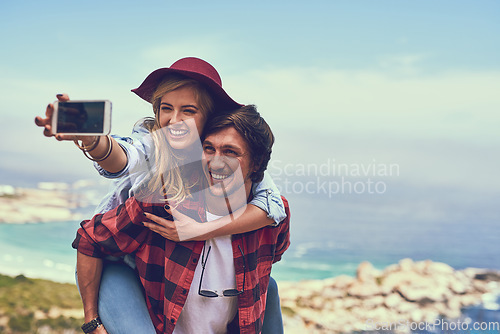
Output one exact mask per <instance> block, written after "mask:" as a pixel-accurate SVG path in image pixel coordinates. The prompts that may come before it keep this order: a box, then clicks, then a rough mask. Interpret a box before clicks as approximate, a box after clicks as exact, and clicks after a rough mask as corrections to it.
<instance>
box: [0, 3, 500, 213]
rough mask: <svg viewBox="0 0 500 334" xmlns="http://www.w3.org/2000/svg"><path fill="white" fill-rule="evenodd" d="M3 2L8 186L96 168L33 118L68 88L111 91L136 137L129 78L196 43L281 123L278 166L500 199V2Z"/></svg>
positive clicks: (121, 127)
mask: <svg viewBox="0 0 500 334" xmlns="http://www.w3.org/2000/svg"><path fill="white" fill-rule="evenodd" d="M0 12H1V13H2V20H1V21H0V38H1V41H2V51H1V52H0V89H1V91H2V94H1V95H0V117H1V119H2V121H3V124H4V129H3V131H2V134H1V135H0V136H1V138H0V139H1V141H2V145H1V146H0V151H1V154H2V160H1V162H0V171H1V173H2V178H1V180H0V183H8V182H11V183H14V184H16V183H17V184H21V183H22V182H23V181H24V180H27V179H29V180H33V179H37V180H38V179H39V180H40V181H57V180H64V181H69V180H75V179H77V178H88V177H95V173H93V171H92V168H91V164H90V163H89V162H88V161H86V160H85V158H84V157H83V156H82V155H81V153H80V152H79V151H78V150H77V149H76V148H75V147H74V145H73V144H72V143H57V142H56V141H55V140H51V139H46V138H44V137H42V135H41V131H40V130H39V129H38V128H37V127H35V126H34V124H33V118H34V116H35V115H39V114H41V113H43V112H44V108H45V105H46V104H47V103H49V102H52V101H53V100H54V99H55V94H57V93H60V92H66V93H68V94H70V96H71V97H72V98H78V99H100V98H106V99H110V100H111V101H112V102H113V107H114V110H113V111H114V114H113V132H114V133H118V134H127V133H129V131H130V129H131V127H132V125H133V124H134V122H135V121H136V120H138V119H139V118H141V117H143V116H148V115H150V109H149V106H148V105H147V104H146V103H145V102H143V101H141V100H140V99H138V98H137V97H136V96H135V95H134V94H132V93H130V89H132V88H135V87H137V86H138V85H139V84H140V83H141V82H142V80H143V79H144V78H145V76H146V75H147V74H149V73H150V72H151V71H153V70H154V69H156V68H159V67H165V66H169V65H170V64H172V63H173V62H174V61H175V60H177V59H179V58H181V57H185V56H197V57H200V58H203V59H206V60H208V61H209V62H211V63H212V64H213V65H214V66H215V67H216V68H217V69H218V70H219V73H220V74H221V77H222V79H223V85H224V87H225V88H226V90H227V91H228V92H229V94H230V95H231V96H232V97H233V98H234V99H236V100H237V101H239V102H241V103H253V104H256V105H257V106H258V108H259V110H260V112H261V113H262V115H263V116H264V117H265V118H266V120H268V122H269V123H270V124H271V126H272V128H273V130H274V132H275V134H276V138H277V143H276V147H275V150H274V158H273V159H275V160H277V161H278V162H279V163H277V164H275V166H280V164H281V165H284V164H292V165H297V166H298V165H300V164H305V163H308V164H322V163H325V162H326V161H332V160H334V161H336V162H337V163H351V164H357V165H367V164H369V163H371V162H373V161H376V162H377V163H380V164H398V165H400V174H399V175H398V176H392V177H391V178H389V179H388V190H391V189H393V190H394V192H393V194H394V193H396V187H397V189H398V192H399V191H401V192H402V193H404V194H405V195H404V196H402V197H401V198H402V200H404V199H408V202H409V201H410V200H409V199H410V198H414V197H415V196H417V193H418V192H416V191H415V189H422V188H426V187H427V188H428V189H438V190H439V191H442V192H444V193H445V194H451V193H454V194H456V193H457V192H458V193H459V194H460V196H459V197H460V200H458V201H457V203H463V202H467V203H469V202H471V201H473V200H474V199H477V197H478V196H483V195H484V196H486V197H487V198H488V199H489V200H491V201H492V198H494V199H498V191H497V190H498V188H499V186H500V178H499V177H498V174H497V171H498V170H499V167H500V158H499V155H498V151H499V148H500V134H499V131H498V128H499V126H500V113H499V111H500V94H498V91H499V88H500V23H499V20H498V17H500V3H499V2H498V1H310V2H307V3H306V2H305V1H300V2H299V1H267V2H264V1H256V2H252V3H240V2H234V1H231V2H230V1H227V2H224V1H211V2H207V1H190V2H189V3H187V2H173V1H143V2H138V1H134V2H131V1H74V2H70V1H64V2H63V1H43V2H39V1H22V2H14V1H3V2H2V3H1V4H0ZM278 173H279V171H277V172H276V171H275V174H278ZM322 177H323V176H322ZM326 178H327V179H328V180H330V179H332V177H331V175H329V176H326ZM391 187H392V188H391ZM317 195H318V196H321V194H317ZM292 196H293V194H292ZM405 196H406V197H405ZM379 200H380V199H379ZM379 200H377V201H379ZM489 200H488V201H489ZM438 203H439V202H438ZM488 203H489V202H488ZM457 205H458V204H457ZM457 205H455V206H457ZM412 209H414V208H412ZM409 210H410V209H409ZM488 210H491V211H494V210H495V209H494V208H493V207H492V206H491V207H490V206H488Z"/></svg>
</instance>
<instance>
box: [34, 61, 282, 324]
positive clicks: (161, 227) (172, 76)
mask: <svg viewBox="0 0 500 334" xmlns="http://www.w3.org/2000/svg"><path fill="white" fill-rule="evenodd" d="M133 92H135V93H136V94H137V95H138V96H140V97H141V98H143V99H144V100H146V101H148V102H150V103H152V106H153V111H154V115H155V117H154V119H153V118H151V119H146V120H144V121H143V122H142V123H140V124H137V125H136V126H135V127H134V133H133V136H131V137H127V138H120V137H110V136H101V137H75V136H69V135H61V134H53V133H52V132H51V129H50V124H51V116H52V113H53V106H52V105H49V106H48V107H47V110H46V115H47V117H46V118H45V119H43V118H40V117H37V118H36V119H35V122H36V123H37V125H39V126H43V127H44V128H45V129H44V134H45V135H46V136H53V135H55V136H56V138H57V139H58V140H80V141H81V144H78V146H79V147H80V148H81V149H82V150H84V151H85V153H86V155H87V156H89V157H90V158H91V159H92V160H94V161H96V167H97V169H98V170H99V172H100V173H101V174H102V175H103V176H105V177H108V178H115V179H116V186H115V188H114V190H113V191H112V192H111V193H110V194H108V196H107V197H106V198H105V199H104V200H103V202H102V203H101V205H100V206H99V207H98V211H99V212H104V211H108V210H110V209H112V208H114V207H116V206H117V205H119V204H121V203H123V202H124V201H125V200H126V199H127V198H128V197H130V196H131V195H132V194H135V195H136V196H137V195H138V194H141V192H143V191H144V189H145V188H147V189H158V188H161V189H162V190H163V193H164V194H166V196H167V197H168V200H169V202H170V203H175V202H182V201H183V200H184V199H186V198H188V197H189V196H190V189H191V187H192V186H193V185H194V184H195V183H196V181H197V180H196V177H193V175H194V173H192V168H194V165H196V161H198V160H199V159H200V158H201V143H200V140H199V134H201V132H202V131H203V127H204V125H205V123H206V121H207V119H208V118H209V117H212V116H213V115H215V114H217V113H219V112H221V111H226V110H232V109H236V108H238V107H239V106H240V104H238V103H236V102H235V101H234V100H232V99H231V98H230V97H229V95H228V94H227V93H226V92H225V91H224V89H223V88H222V84H221V80H220V77H219V75H218V73H217V71H216V70H215V68H213V67H212V66H211V65H210V64H208V63H207V62H205V61H203V60H201V59H197V58H184V59H181V60H179V61H177V62H175V63H174V64H173V65H172V66H171V67H169V68H162V69H158V70H156V71H154V72H152V73H151V74H150V75H149V76H148V77H147V78H146V79H145V80H144V82H143V83H142V84H141V86H140V87H139V88H137V89H135V90H133ZM57 98H58V99H59V100H60V101H65V100H68V97H67V96H66V95H58V96H57ZM193 163H194V164H193ZM147 195H148V193H147V192H146V193H145V197H147ZM250 204H252V205H248V206H246V208H244V209H243V210H240V212H238V211H237V212H235V213H233V214H234V217H237V218H236V219H228V218H227V217H225V218H222V219H220V220H218V221H214V222H210V223H203V224H200V223H196V222H194V221H193V220H191V219H190V218H189V217H186V216H183V215H182V214H180V213H177V212H175V210H174V213H175V214H174V216H176V220H177V221H176V222H174V221H168V220H164V219H155V218H154V217H152V220H153V221H155V222H156V223H157V224H153V223H149V224H147V225H146V226H148V227H149V228H150V229H151V230H153V231H154V232H157V233H159V234H161V235H162V236H164V237H165V238H168V239H170V240H173V241H184V240H207V239H210V238H214V237H217V236H222V235H230V234H237V233H243V232H247V231H252V230H256V229H259V228H261V227H263V226H266V225H270V224H276V223H279V222H280V221H281V220H282V219H283V218H284V217H285V215H284V207H283V203H282V202H281V198H280V195H279V192H278V191H277V189H276V187H275V185H274V184H273V183H272V180H271V179H270V178H269V177H267V176H266V177H265V178H264V179H263V181H262V182H261V183H259V184H257V185H256V186H254V189H253V200H252V202H250ZM194 226H196V227H194ZM78 261H79V264H78V279H79V283H80V284H79V287H80V291H81V294H82V299H83V302H84V309H85V320H86V321H90V320H92V319H94V318H95V317H96V316H97V315H100V316H101V319H102V321H103V322H104V325H105V328H107V329H108V330H110V332H115V331H116V332H120V333H122V332H123V329H126V330H127V331H129V332H135V331H136V330H140V332H145V328H149V327H145V326H148V325H147V320H148V319H147V310H146V309H145V304H144V300H143V299H144V297H143V296H142V291H141V289H140V286H138V284H137V277H136V275H135V274H134V273H133V272H132V271H131V270H130V269H128V268H127V267H125V266H123V265H118V264H116V263H106V264H105V265H104V271H103V274H102V279H101V278H100V270H99V268H100V267H101V266H102V263H99V261H97V262H96V259H95V258H92V259H86V258H84V256H83V255H81V254H79V259H78ZM89 261H90V262H89ZM95 268H97V270H96V269H95ZM92 276H93V277H92ZM99 283H100V284H99ZM99 286H100V288H99ZM273 288H274V289H273ZM117 289H118V290H117ZM98 294H99V299H98V302H99V307H98V308H99V313H97V295H98ZM141 296H142V297H141ZM141 299H142V300H141ZM134 303H137V304H134ZM125 305H127V306H128V307H133V309H135V310H137V309H138V308H141V307H142V308H143V309H144V311H145V312H144V313H143V314H142V316H135V317H134V318H133V319H130V318H127V317H126V315H127V312H126V311H122V310H121V309H120V308H121V307H123V306H125ZM141 305H142V306H141ZM268 311H269V312H268ZM268 314H269V316H268ZM132 326H136V327H132ZM268 326H271V328H272V329H270V331H269V332H272V333H276V332H277V331H278V332H279V331H280V327H281V331H282V325H281V313H280V310H279V299H278V295H277V289H276V285H275V282H274V281H272V282H271V283H270V291H269V293H268V306H267V307H266V320H265V324H264V330H265V329H266V328H267V327H268ZM151 328H152V326H151ZM276 328H278V329H276ZM101 330H102V329H101Z"/></svg>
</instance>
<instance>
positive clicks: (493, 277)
mask: <svg viewBox="0 0 500 334" xmlns="http://www.w3.org/2000/svg"><path fill="white" fill-rule="evenodd" d="M474 278H475V279H477V280H481V281H487V282H489V281H496V282H500V273H496V272H485V273H481V274H476V275H475V277H474Z"/></svg>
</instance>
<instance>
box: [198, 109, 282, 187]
mask: <svg viewBox="0 0 500 334" xmlns="http://www.w3.org/2000/svg"><path fill="white" fill-rule="evenodd" d="M228 127H233V128H234V129H235V130H236V131H237V132H238V133H239V134H240V135H241V136H242V137H243V139H244V140H245V141H246V143H247V145H248V148H249V149H250V155H251V157H252V161H253V164H254V165H255V166H258V169H257V170H256V171H255V172H253V173H252V175H251V176H250V179H251V180H252V182H260V181H262V178H263V177H264V171H265V170H266V169H267V164H268V163H269V160H270V159H271V152H272V147H273V144H274V135H273V132H272V131H271V128H270V127H269V125H268V124H267V123H266V121H265V120H264V118H262V117H261V116H260V114H259V112H258V111H257V109H256V108H255V106H254V105H247V106H243V107H241V108H239V109H237V110H235V111H231V112H225V113H223V114H219V115H217V116H215V117H213V118H212V119H210V120H209V121H208V122H207V124H206V125H205V129H204V131H203V139H205V138H206V137H207V136H208V135H211V134H213V133H216V132H219V131H220V130H222V129H225V128H228Z"/></svg>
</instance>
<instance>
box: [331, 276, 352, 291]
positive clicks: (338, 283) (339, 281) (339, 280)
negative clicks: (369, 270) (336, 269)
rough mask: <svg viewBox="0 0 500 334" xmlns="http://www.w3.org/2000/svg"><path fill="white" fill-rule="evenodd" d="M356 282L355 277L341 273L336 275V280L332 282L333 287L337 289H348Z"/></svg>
mask: <svg viewBox="0 0 500 334" xmlns="http://www.w3.org/2000/svg"><path fill="white" fill-rule="evenodd" d="M353 282H354V278H353V277H351V276H347V275H340V276H337V277H335V279H334V281H333V282H332V283H331V284H332V287H334V288H337V289H346V288H348V287H349V286H351V284H352V283H353Z"/></svg>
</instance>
